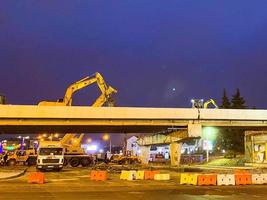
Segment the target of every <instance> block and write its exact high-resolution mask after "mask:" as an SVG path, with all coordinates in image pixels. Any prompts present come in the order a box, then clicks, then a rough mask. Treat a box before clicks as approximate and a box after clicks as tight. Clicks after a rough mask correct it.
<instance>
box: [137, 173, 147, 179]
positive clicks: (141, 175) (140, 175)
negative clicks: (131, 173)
mask: <svg viewBox="0 0 267 200" xmlns="http://www.w3.org/2000/svg"><path fill="white" fill-rule="evenodd" d="M144 178H145V171H137V173H136V180H144Z"/></svg>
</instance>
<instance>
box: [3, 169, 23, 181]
mask: <svg viewBox="0 0 267 200" xmlns="http://www.w3.org/2000/svg"><path fill="white" fill-rule="evenodd" d="M26 171H27V168H26V169H24V170H22V171H21V172H20V173H18V174H15V175H13V176H9V177H4V178H0V181H1V180H7V179H12V178H18V177H20V176H22V175H24V174H25V173H26Z"/></svg>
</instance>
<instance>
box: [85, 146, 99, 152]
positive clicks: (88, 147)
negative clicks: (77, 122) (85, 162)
mask: <svg viewBox="0 0 267 200" xmlns="http://www.w3.org/2000/svg"><path fill="white" fill-rule="evenodd" d="M86 150H87V151H96V150H97V145H87V147H86Z"/></svg>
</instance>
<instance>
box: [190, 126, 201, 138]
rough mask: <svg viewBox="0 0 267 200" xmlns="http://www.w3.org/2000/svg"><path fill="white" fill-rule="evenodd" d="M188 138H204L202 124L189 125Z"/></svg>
mask: <svg viewBox="0 0 267 200" xmlns="http://www.w3.org/2000/svg"><path fill="white" fill-rule="evenodd" d="M188 136H189V137H201V136H202V125H201V124H200V123H189V124H188Z"/></svg>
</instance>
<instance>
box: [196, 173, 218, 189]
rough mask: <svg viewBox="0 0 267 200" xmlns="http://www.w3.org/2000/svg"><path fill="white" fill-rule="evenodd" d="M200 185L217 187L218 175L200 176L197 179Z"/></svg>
mask: <svg viewBox="0 0 267 200" xmlns="http://www.w3.org/2000/svg"><path fill="white" fill-rule="evenodd" d="M197 182H198V185H200V186H201V185H216V184H217V175H216V174H200V175H198V177H197Z"/></svg>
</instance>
